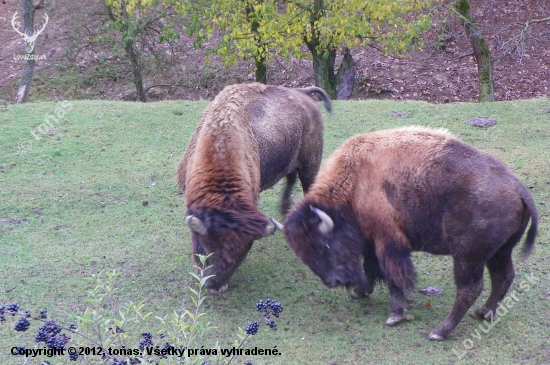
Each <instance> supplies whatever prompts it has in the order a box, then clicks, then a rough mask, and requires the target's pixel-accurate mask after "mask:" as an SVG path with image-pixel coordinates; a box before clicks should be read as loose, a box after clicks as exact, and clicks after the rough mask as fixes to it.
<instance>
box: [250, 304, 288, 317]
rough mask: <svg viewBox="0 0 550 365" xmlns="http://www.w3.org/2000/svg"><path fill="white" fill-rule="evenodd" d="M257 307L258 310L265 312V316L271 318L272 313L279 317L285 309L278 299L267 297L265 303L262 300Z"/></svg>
mask: <svg viewBox="0 0 550 365" xmlns="http://www.w3.org/2000/svg"><path fill="white" fill-rule="evenodd" d="M256 309H257V310H258V312H263V313H262V314H263V316H264V317H265V318H269V316H270V315H271V314H272V315H274V316H275V317H276V318H279V314H280V313H281V312H282V311H283V306H282V305H281V303H279V302H277V301H276V300H271V299H267V300H266V301H265V304H264V302H263V301H262V300H260V301H259V302H258V303H256Z"/></svg>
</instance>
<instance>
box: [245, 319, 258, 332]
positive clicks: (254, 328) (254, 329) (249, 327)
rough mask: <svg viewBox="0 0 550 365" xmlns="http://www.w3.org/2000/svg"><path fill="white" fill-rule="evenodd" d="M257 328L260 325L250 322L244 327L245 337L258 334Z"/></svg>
mask: <svg viewBox="0 0 550 365" xmlns="http://www.w3.org/2000/svg"><path fill="white" fill-rule="evenodd" d="M259 328H260V325H259V324H258V322H252V323H249V324H248V325H247V326H246V329H245V332H246V334H247V335H255V334H256V333H258V329H259Z"/></svg>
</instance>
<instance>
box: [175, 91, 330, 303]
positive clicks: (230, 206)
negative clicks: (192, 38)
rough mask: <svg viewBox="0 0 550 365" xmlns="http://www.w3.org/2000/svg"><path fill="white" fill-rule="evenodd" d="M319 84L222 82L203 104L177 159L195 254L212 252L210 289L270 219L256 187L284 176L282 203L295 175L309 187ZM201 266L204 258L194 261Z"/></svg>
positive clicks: (267, 230) (284, 206)
mask: <svg viewBox="0 0 550 365" xmlns="http://www.w3.org/2000/svg"><path fill="white" fill-rule="evenodd" d="M312 93H318V94H319V95H320V96H321V98H322V99H323V101H324V104H325V107H326V108H327V110H329V111H331V104H330V99H329V98H328V96H327V94H326V93H325V91H323V90H322V89H320V88H317V87H309V88H304V89H287V88H285V87H275V86H266V85H262V84H258V83H253V84H244V85H231V86H227V87H226V88H224V89H223V90H222V91H221V92H220V94H219V95H217V96H216V98H215V99H214V101H213V102H212V103H211V104H210V105H209V106H208V107H207V109H206V110H205V111H204V113H203V115H202V118H201V121H200V123H199V125H198V127H197V128H196V130H195V132H194V133H193V135H192V136H191V139H190V142H189V145H188V146H187V149H186V150H185V153H184V155H183V158H182V160H181V162H180V164H179V166H178V183H179V186H180V188H181V189H182V190H183V191H184V194H185V203H186V206H187V214H186V218H185V222H186V224H187V225H188V226H189V228H190V229H191V231H192V246H193V257H194V260H195V264H197V265H200V262H199V260H198V259H197V257H196V254H202V255H208V254H213V255H212V257H211V258H209V259H208V260H207V261H206V265H205V266H211V265H213V267H211V268H210V269H208V270H207V271H206V275H215V276H214V277H212V278H210V279H209V280H208V281H207V282H206V287H207V288H209V289H210V291H211V292H213V293H223V292H224V291H225V290H227V286H228V281H229V279H230V278H231V275H232V274H233V272H234V271H235V270H236V269H237V267H238V266H239V265H240V263H241V262H242V261H243V260H244V258H245V257H246V255H247V253H248V251H249V250H250V248H251V246H252V242H253V241H254V240H256V239H259V238H261V237H264V236H266V235H269V234H272V233H273V232H274V231H275V226H274V225H272V224H271V222H269V220H268V219H267V218H266V217H265V216H264V215H263V214H262V213H261V212H260V211H259V209H258V198H259V194H260V191H262V190H265V189H268V188H270V187H272V186H273V185H274V184H275V183H277V182H278V181H279V180H280V179H281V178H283V177H286V187H285V188H284V192H283V197H282V201H281V211H282V212H283V213H285V212H286V211H287V210H288V208H289V206H290V194H291V191H292V186H293V184H294V183H295V182H296V178H297V177H298V178H299V179H300V182H301V183H302V188H303V190H304V192H307V190H308V189H309V187H310V185H311V184H312V183H313V179H314V177H315V175H316V174H317V172H318V171H319V166H320V163H321V157H322V150H323V123H322V118H321V112H320V110H319V107H318V106H317V103H316V102H315V101H314V100H313V99H312V98H311V97H309V96H308V95H310V94H312ZM199 267H202V266H199Z"/></svg>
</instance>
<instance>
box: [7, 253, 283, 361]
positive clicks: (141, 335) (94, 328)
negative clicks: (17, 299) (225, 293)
mask: <svg viewBox="0 0 550 365" xmlns="http://www.w3.org/2000/svg"><path fill="white" fill-rule="evenodd" d="M197 256H198V257H199V260H200V262H201V264H202V266H203V267H204V264H205V262H206V259H207V258H208V256H203V255H197ZM209 268H210V267H206V268H204V269H202V268H200V267H197V269H198V273H197V274H195V273H190V274H191V276H192V277H193V278H194V279H195V280H196V282H195V285H194V288H193V287H189V290H190V292H191V296H190V297H191V300H192V302H193V305H192V306H191V307H190V308H186V307H184V308H182V310H181V311H180V312H177V311H174V312H173V313H172V314H168V315H165V316H163V317H160V316H155V318H156V319H157V320H159V322H160V324H161V326H160V327H161V330H159V331H157V332H156V334H155V335H153V334H151V332H141V331H139V330H138V328H139V327H141V326H143V325H151V323H150V322H148V320H150V318H151V317H152V314H153V313H152V312H148V313H144V308H145V307H146V303H145V301H140V302H139V303H133V302H129V303H127V304H125V305H121V306H118V305H117V304H116V302H117V301H116V298H115V293H116V292H117V288H116V286H115V280H116V278H117V277H118V276H119V274H118V273H116V272H115V271H112V272H106V273H103V272H101V273H99V274H97V275H93V276H92V280H93V281H94V284H93V287H92V289H90V290H89V291H88V299H87V300H86V302H87V303H88V307H87V308H86V310H85V311H84V312H82V313H77V314H73V315H71V322H73V323H71V324H70V325H68V326H64V325H61V324H59V323H57V322H56V321H55V320H53V319H51V318H48V315H47V312H46V311H45V310H41V311H40V314H39V316H32V315H31V313H30V312H29V311H28V310H25V311H21V310H20V306H19V305H18V304H16V303H10V304H8V305H6V306H4V305H0V322H6V316H8V317H9V316H12V317H15V316H18V317H19V319H18V321H17V322H16V323H15V325H14V327H13V328H14V330H15V331H18V332H26V331H27V330H28V329H29V328H30V325H31V322H30V321H36V322H39V323H43V325H42V326H41V327H40V328H38V330H37V334H36V337H35V342H36V343H37V344H38V346H37V347H35V348H34V349H27V348H25V347H23V346H19V347H16V348H15V350H12V354H14V355H20V356H26V357H29V356H33V357H35V356H37V355H39V356H40V355H41V356H44V357H52V355H55V356H68V357H69V360H71V361H79V362H81V363H85V364H109V365H127V364H130V365H133V364H156V365H161V364H162V365H172V364H184V363H185V364H200V365H206V364H211V365H214V364H219V365H229V364H231V363H232V362H233V360H235V359H236V358H237V357H239V356H242V355H243V351H242V350H241V347H242V345H243V344H244V343H245V342H246V341H247V340H248V339H249V337H250V336H253V335H255V334H256V333H257V332H258V329H259V327H260V325H259V323H258V322H249V323H248V325H247V326H246V328H245V329H244V330H243V329H241V328H239V333H238V335H237V336H238V338H239V339H238V340H236V341H235V346H234V347H233V348H232V349H222V348H221V347H220V346H219V344H218V342H216V343H215V344H214V345H213V346H211V347H207V346H205V345H204V343H203V341H204V339H205V336H206V334H208V333H209V332H210V331H211V330H213V329H214V328H216V327H214V325H213V324H212V323H211V322H208V321H206V318H205V317H206V313H205V312H202V311H201V306H202V304H203V303H204V300H205V299H206V296H205V295H204V285H205V283H206V281H207V280H208V279H210V278H211V277H212V276H213V275H210V276H205V275H204V272H205V271H206V270H208V269H209ZM256 309H257V311H258V312H260V313H261V314H262V318H263V320H264V322H265V325H266V326H268V327H270V328H271V329H276V328H277V323H276V322H275V321H274V320H272V319H271V316H274V317H276V318H279V315H280V313H281V312H282V311H283V307H282V305H281V304H280V303H279V302H277V301H274V300H270V299H267V300H266V302H265V303H264V302H263V301H262V300H260V301H259V302H258V303H256ZM29 320H30V321H29ZM138 340H139V342H138ZM155 342H156V343H155ZM42 343H43V344H42ZM136 344H137V346H136ZM160 344H162V347H161V345H160ZM42 345H43V346H42ZM40 346H42V347H43V348H38V347H40ZM14 351H15V352H14ZM269 351H270V352H271V354H273V355H277V350H276V348H275V349H274V350H269ZM273 352H274V353H273ZM245 354H246V353H245ZM245 364H248V365H252V362H250V361H247V362H246V363H245ZM41 365H50V362H49V360H44V361H43V362H42V363H41Z"/></svg>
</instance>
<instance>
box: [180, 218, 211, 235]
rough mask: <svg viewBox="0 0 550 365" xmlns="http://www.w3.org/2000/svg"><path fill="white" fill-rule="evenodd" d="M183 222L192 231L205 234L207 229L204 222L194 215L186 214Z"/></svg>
mask: <svg viewBox="0 0 550 365" xmlns="http://www.w3.org/2000/svg"><path fill="white" fill-rule="evenodd" d="M185 224H187V227H189V228H190V229H191V230H192V231H193V232H196V233H198V234H202V235H205V234H206V232H207V231H208V230H207V229H206V226H205V225H204V223H203V222H202V221H201V220H200V219H199V218H197V217H195V216H194V215H188V216H187V217H185Z"/></svg>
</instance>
